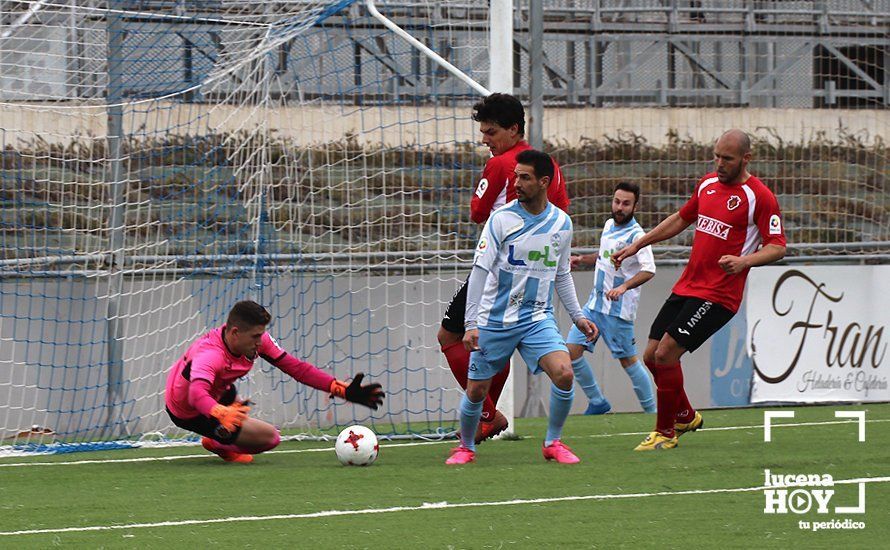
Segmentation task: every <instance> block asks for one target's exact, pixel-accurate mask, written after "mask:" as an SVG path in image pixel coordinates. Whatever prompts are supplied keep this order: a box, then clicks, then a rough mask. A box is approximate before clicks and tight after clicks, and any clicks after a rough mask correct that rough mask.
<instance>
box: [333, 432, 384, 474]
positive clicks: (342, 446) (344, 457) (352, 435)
mask: <svg viewBox="0 0 890 550" xmlns="http://www.w3.org/2000/svg"><path fill="white" fill-rule="evenodd" d="M334 449H335V450H336V451H337V458H339V459H340V463H341V464H343V465H344V466H370V465H371V464H373V463H374V461H375V460H377V452H378V451H379V450H380V445H378V444H377V435H376V434H375V433H374V432H373V431H371V429H370V428H366V427H364V426H350V427H348V428H346V429H345V430H343V431H342V432H340V435H338V436H337V444H336V445H334Z"/></svg>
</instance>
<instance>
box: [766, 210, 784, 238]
mask: <svg viewBox="0 0 890 550" xmlns="http://www.w3.org/2000/svg"><path fill="white" fill-rule="evenodd" d="M769 234H770V235H781V234H782V220H781V219H779V215H778V214H773V215H772V216H770V217H769Z"/></svg>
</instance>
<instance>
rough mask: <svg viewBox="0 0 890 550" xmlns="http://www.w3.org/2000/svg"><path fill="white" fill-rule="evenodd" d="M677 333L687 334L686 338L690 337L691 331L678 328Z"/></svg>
mask: <svg viewBox="0 0 890 550" xmlns="http://www.w3.org/2000/svg"><path fill="white" fill-rule="evenodd" d="M677 332H680V333H683V334H685V335H686V336H689V331H688V330H686V329H684V328H679V327H677Z"/></svg>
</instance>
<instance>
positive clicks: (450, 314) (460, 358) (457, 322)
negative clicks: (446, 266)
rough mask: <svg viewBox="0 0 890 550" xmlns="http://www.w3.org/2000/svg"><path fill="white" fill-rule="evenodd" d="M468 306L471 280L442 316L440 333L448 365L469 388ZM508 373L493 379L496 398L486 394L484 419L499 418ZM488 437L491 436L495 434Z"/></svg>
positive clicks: (484, 420) (442, 348)
mask: <svg viewBox="0 0 890 550" xmlns="http://www.w3.org/2000/svg"><path fill="white" fill-rule="evenodd" d="M466 307H467V282H464V284H463V285H461V287H460V288H459V289H458V290H457V292H455V293H454V296H453V297H452V298H451V303H449V304H448V309H447V310H446V311H445V316H444V317H443V318H442V323H441V326H440V327H439V332H438V333H437V334H436V338H437V339H438V341H439V346H440V347H441V350H442V353H443V354H444V355H445V359H446V361H447V362H448V367H449V368H450V369H451V373H452V374H453V375H454V379H455V380H457V383H458V384H460V387H461V388H463V389H467V370H468V369H469V367H470V352H469V351H467V349H466V348H465V347H464V344H463V337H464V313H465V310H466ZM507 374H508V373H504V374H503V375H502V376H498V377H497V380H495V381H493V386H495V390H494V392H493V393H494V394H495V395H496V397H488V396H486V399H485V402H484V403H483V408H482V421H483V422H492V421H493V420H494V419H495V416H496V415H497V414H496V412H497V411H496V410H495V403H497V397H500V395H501V390H502V389H503V388H504V382H505V381H506V378H507ZM500 418H501V419H503V420H504V421H506V418H504V415H500ZM505 427H506V426H505ZM503 429H504V428H501V430H503ZM488 437H491V435H489V436H488Z"/></svg>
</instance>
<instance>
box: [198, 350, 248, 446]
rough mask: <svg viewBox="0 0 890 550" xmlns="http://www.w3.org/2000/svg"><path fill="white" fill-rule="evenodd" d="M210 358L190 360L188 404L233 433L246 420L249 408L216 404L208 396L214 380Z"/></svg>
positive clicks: (210, 396)
mask: <svg viewBox="0 0 890 550" xmlns="http://www.w3.org/2000/svg"><path fill="white" fill-rule="evenodd" d="M213 359H214V358H213V357H212V356H203V355H199V356H197V357H194V358H192V366H191V369H190V370H191V376H190V379H189V394H188V399H189V404H190V405H191V406H192V407H194V408H195V410H196V411H198V412H199V413H201V414H203V415H204V416H207V417H213V418H216V419H217V420H219V423H220V425H222V427H223V428H225V429H227V430H229V431H234V430H235V429H236V428H237V427H238V426H240V425H241V424H243V423H244V421H245V420H247V413H248V412H250V407H248V406H247V405H246V404H244V403H239V402H235V403H232V404H231V405H223V404H221V403H218V402H217V401H216V399H214V398H213V396H212V395H211V394H210V391H211V389H212V387H213V382H212V380H213V379H214V378H215V369H214V361H213Z"/></svg>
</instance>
